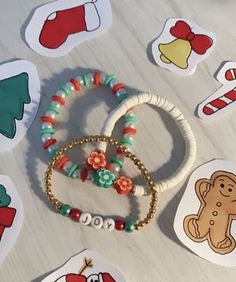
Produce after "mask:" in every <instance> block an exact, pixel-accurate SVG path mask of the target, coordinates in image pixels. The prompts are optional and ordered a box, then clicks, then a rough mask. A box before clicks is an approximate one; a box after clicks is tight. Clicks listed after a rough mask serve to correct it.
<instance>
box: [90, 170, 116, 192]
mask: <svg viewBox="0 0 236 282" xmlns="http://www.w3.org/2000/svg"><path fill="white" fill-rule="evenodd" d="M115 179H116V177H115V174H114V173H113V172H111V171H110V170H108V169H100V170H99V171H98V172H97V173H96V174H95V176H94V181H95V183H96V184H97V186H99V187H104V188H109V187H111V186H112V184H113V182H114V180H115Z"/></svg>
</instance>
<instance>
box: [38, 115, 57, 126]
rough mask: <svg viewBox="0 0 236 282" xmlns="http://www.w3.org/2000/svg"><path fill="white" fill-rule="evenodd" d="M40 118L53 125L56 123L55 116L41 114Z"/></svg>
mask: <svg viewBox="0 0 236 282" xmlns="http://www.w3.org/2000/svg"><path fill="white" fill-rule="evenodd" d="M40 119H41V121H42V122H49V123H51V124H52V125H55V123H56V122H55V120H54V119H53V118H51V117H49V116H41V118H40Z"/></svg>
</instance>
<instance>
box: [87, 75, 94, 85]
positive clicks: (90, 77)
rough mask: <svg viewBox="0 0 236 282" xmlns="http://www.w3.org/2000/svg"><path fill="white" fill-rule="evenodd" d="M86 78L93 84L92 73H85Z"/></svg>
mask: <svg viewBox="0 0 236 282" xmlns="http://www.w3.org/2000/svg"><path fill="white" fill-rule="evenodd" d="M87 78H88V79H89V82H90V83H91V84H93V82H94V79H93V73H89V74H87Z"/></svg>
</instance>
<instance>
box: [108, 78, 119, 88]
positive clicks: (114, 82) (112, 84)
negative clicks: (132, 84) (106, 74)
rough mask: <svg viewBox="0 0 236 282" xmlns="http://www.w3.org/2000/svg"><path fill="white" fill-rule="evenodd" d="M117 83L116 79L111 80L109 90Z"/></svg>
mask: <svg viewBox="0 0 236 282" xmlns="http://www.w3.org/2000/svg"><path fill="white" fill-rule="evenodd" d="M118 83H119V81H118V80H117V79H116V78H114V79H112V80H111V82H110V84H109V86H110V87H111V88H113V87H114V86H115V85H116V84H118Z"/></svg>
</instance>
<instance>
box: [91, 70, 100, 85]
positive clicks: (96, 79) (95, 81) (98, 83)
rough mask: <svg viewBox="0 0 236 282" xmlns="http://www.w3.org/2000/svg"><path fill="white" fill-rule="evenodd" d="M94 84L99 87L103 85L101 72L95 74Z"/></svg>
mask: <svg viewBox="0 0 236 282" xmlns="http://www.w3.org/2000/svg"><path fill="white" fill-rule="evenodd" d="M93 79H94V84H95V85H97V86H99V85H100V84H101V76H100V73H99V72H95V73H94V75H93Z"/></svg>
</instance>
